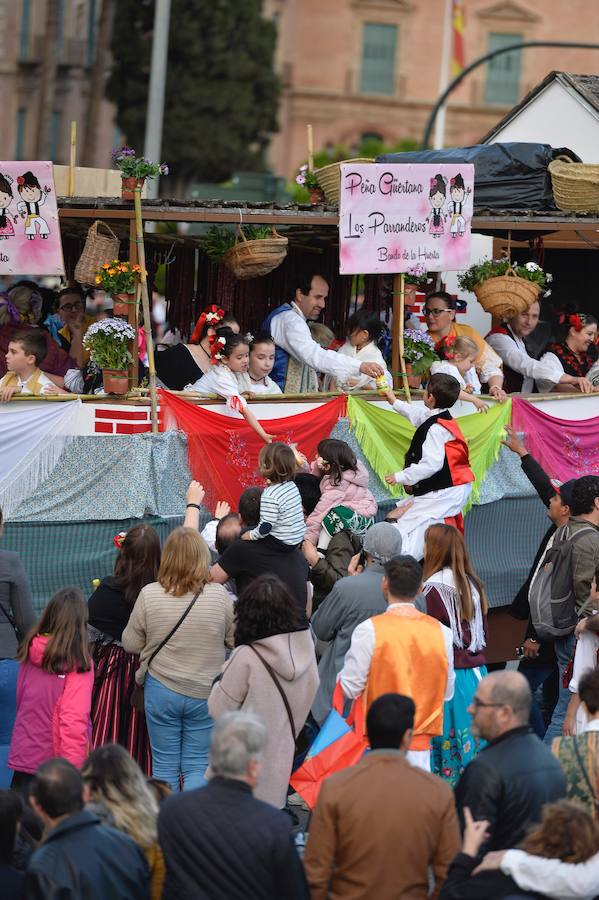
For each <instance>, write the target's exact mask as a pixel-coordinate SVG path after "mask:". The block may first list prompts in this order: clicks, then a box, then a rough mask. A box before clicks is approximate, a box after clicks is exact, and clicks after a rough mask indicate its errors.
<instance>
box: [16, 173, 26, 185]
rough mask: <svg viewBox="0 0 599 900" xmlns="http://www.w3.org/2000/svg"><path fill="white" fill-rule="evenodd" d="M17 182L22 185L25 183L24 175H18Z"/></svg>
mask: <svg viewBox="0 0 599 900" xmlns="http://www.w3.org/2000/svg"><path fill="white" fill-rule="evenodd" d="M17 184H20V185H23V184H25V179H24V178H23V176H22V175H19V176H18V177H17Z"/></svg>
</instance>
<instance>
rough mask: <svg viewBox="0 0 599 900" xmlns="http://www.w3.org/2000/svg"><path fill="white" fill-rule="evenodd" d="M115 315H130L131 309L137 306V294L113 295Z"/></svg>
mask: <svg viewBox="0 0 599 900" xmlns="http://www.w3.org/2000/svg"><path fill="white" fill-rule="evenodd" d="M112 303H113V310H112V311H113V314H114V315H115V316H125V317H127V316H128V315H129V307H130V306H133V305H134V304H135V294H113V295H112Z"/></svg>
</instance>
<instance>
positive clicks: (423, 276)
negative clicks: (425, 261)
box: [405, 263, 433, 287]
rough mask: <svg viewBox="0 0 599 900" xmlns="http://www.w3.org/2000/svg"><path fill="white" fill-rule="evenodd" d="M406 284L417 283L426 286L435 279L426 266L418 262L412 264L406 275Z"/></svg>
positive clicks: (419, 285)
mask: <svg viewBox="0 0 599 900" xmlns="http://www.w3.org/2000/svg"><path fill="white" fill-rule="evenodd" d="M405 280H406V284H415V285H417V286H418V287H424V286H425V285H427V284H430V283H431V281H432V280H433V279H432V278H431V277H430V276H429V274H428V272H427V271H426V267H425V266H423V265H422V263H416V265H415V266H411V267H410V268H409V269H408V271H407V272H406V275H405Z"/></svg>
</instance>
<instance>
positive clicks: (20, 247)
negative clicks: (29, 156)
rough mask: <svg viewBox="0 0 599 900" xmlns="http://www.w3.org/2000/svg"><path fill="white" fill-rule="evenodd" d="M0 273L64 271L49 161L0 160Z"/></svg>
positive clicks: (55, 273) (36, 273)
mask: <svg viewBox="0 0 599 900" xmlns="http://www.w3.org/2000/svg"><path fill="white" fill-rule="evenodd" d="M0 275H64V261H63V256H62V243H61V240H60V228H59V224H58V208H57V205H56V193H55V190H54V175H53V169H52V163H51V162H2V161H0Z"/></svg>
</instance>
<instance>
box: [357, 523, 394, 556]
mask: <svg viewBox="0 0 599 900" xmlns="http://www.w3.org/2000/svg"><path fill="white" fill-rule="evenodd" d="M363 547H364V552H365V553H368V554H369V556H372V557H374V559H376V561H377V562H380V563H386V562H388V561H389V560H390V559H393V557H394V556H399V555H400V554H401V533H400V531H399V529H398V528H396V526H395V525H391V523H390V522H377V523H376V525H373V526H372V528H369V529H368V531H367V532H366V534H365V536H364V544H363Z"/></svg>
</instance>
